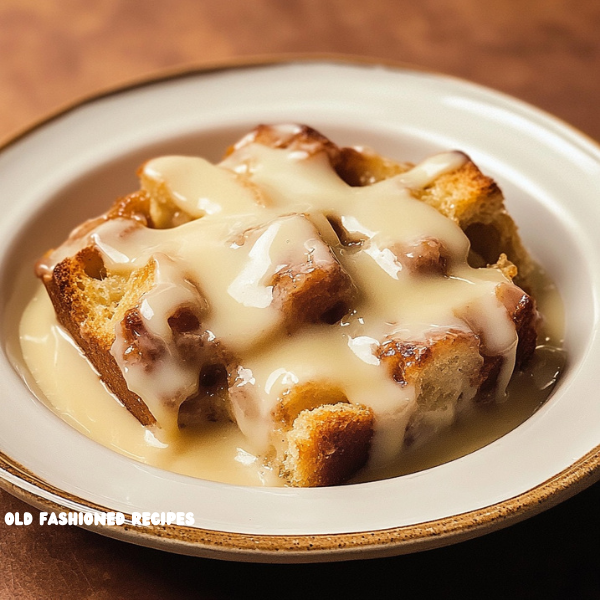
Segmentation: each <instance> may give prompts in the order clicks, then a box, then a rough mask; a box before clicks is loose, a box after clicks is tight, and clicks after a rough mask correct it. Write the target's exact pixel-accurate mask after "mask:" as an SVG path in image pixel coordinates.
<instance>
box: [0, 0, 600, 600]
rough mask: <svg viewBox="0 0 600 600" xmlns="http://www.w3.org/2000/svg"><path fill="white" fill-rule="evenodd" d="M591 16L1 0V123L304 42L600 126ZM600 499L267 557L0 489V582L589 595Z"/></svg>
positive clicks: (193, 593)
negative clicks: (352, 552)
mask: <svg viewBox="0 0 600 600" xmlns="http://www.w3.org/2000/svg"><path fill="white" fill-rule="evenodd" d="M599 31H600V2H598V0H578V1H576V2H573V1H572V0H571V1H567V0H547V1H546V0H531V1H530V2H519V1H518V0H496V1H494V2H480V1H477V0H457V1H455V2H443V1H441V0H422V1H421V2H409V1H408V0H399V1H395V0H375V1H373V2H370V3H367V2H364V1H361V0H321V1H319V0H289V1H287V2H286V1H283V0H281V1H277V0H254V1H252V2H251V1H248V0H246V1H244V0H228V1H227V0H224V1H222V2H211V1H210V0H172V1H171V2H169V3H167V2H163V3H158V2H157V3H150V2H148V1H147V0H146V1H144V0H131V1H125V0H95V2H93V3H89V2H84V1H83V0H55V1H48V2H39V3H36V2H33V0H27V1H25V0H0V139H6V138H7V137H9V136H10V135H11V134H14V133H15V132H17V131H19V130H20V129H21V128H23V127H25V126H27V125H28V124H29V123H30V122H31V121H33V120H36V119H39V118H41V117H42V116H44V115H45V114H46V113H47V112H48V111H51V110H54V109H56V108H58V107H60V106H61V105H63V104H65V103H69V102H71V101H72V100H74V99H76V98H77V97H79V96H82V95H88V94H90V93H93V92H96V91H98V90H102V89H103V88H106V87H109V86H114V85H115V84H118V83H120V82H123V81H127V80H129V79H131V78H139V77H140V76H144V75H148V74H152V73H155V72H157V71H158V70H160V69H163V68H170V67H179V66H181V67H183V66H186V65H192V64H205V63H209V62H214V61H216V60H222V59H228V58H238V57H244V56H249V55H258V54H265V55H274V54H276V53H282V52H286V53H287V52H290V53H297V52H309V51H310V52H335V53H346V54H354V55H364V56H371V57H377V58H381V59H391V60H396V61H403V62H408V63H412V64H414V65H416V66H421V67H426V68H428V69H433V70H436V71H439V72H443V73H447V74H451V75H456V76H459V77H463V78H467V79H470V80H472V81H475V82H478V83H481V84H484V85H488V86H490V87H493V88H495V89H497V90H500V91H503V92H506V93H508V94H512V95H514V96H517V97H519V98H521V99H523V100H526V101H529V102H531V103H533V104H535V105H537V106H539V107H541V108H543V109H545V110H546V111H548V112H551V113H553V114H555V115H557V116H558V117H560V118H562V119H564V120H565V121H567V122H569V123H571V124H572V125H574V126H576V127H578V128H579V129H581V130H582V131H583V132H585V133H586V134H587V135H588V136H590V137H592V138H594V139H596V140H600V118H599V117H598V105H599V104H600V34H599V33H598V32H599ZM599 183H600V182H599ZM599 506H600V484H599V485H596V486H593V487H592V488H590V489H588V490H587V491H585V492H583V493H582V494H579V495H578V496H576V497H575V498H573V499H571V500H569V501H567V502H564V503H563V504H561V505H560V506H558V507H555V508H553V509H551V510H549V511H547V512H545V513H543V514H541V515H539V516H537V517H535V518H532V519H529V520H527V521H525V522H523V523H521V524H518V525H514V526H512V527H510V528H508V529H505V530H502V531H498V532H496V533H493V534H490V535H488V536H485V537H483V538H479V539H476V540H471V541H468V542H464V543H462V544H459V545H456V546H452V547H448V548H442V549H438V550H434V551H429V552H425V553H421V554H415V555H410V556H404V557H397V558H390V559H381V560H371V561H362V562H359V563H337V564H327V565H286V566H281V565H279V566H277V565H248V564H235V563H227V562H217V561H211V560H203V559H196V558H189V557H182V556H176V555H170V554H165V553H162V552H158V551H154V550H150V549H146V548H140V547H136V546H133V545H129V544H125V543H121V542H117V541H114V540H111V539H108V538H104V537H101V536H99V535H96V534H92V533H89V532H87V531H84V530H82V529H78V528H75V527H60V528H54V527H48V526H46V527H40V526H39V525H31V526H29V527H14V526H13V527H9V526H6V525H5V524H4V518H3V517H4V515H5V514H6V512H8V511H21V512H22V511H24V510H32V509H30V508H29V507H27V506H26V505H24V504H23V503H21V502H20V501H18V500H16V499H14V498H13V497H11V496H10V495H9V494H7V493H5V492H0V598H65V599H69V598H77V599H79V598H90V599H94V600H105V599H106V600H108V599H113V598H232V597H246V596H248V595H250V594H251V591H252V592H254V594H252V595H255V594H260V595H264V596H267V597H268V596H270V595H272V594H273V595H277V596H280V595H285V596H288V597H292V598H294V597H306V596H307V595H309V594H311V595H315V594H317V595H318V596H319V597H326V596H329V597H334V598H335V597H338V595H339V591H340V587H339V586H340V585H342V583H343V584H350V585H351V588H350V589H351V590H352V593H350V594H348V596H349V597H378V594H377V592H376V590H377V589H380V590H382V589H385V588H386V587H387V586H389V587H391V589H393V590H395V591H396V592H397V593H398V595H400V594H401V593H403V592H404V591H405V590H406V589H407V586H410V587H412V585H413V584H414V585H415V586H416V589H418V590H420V591H421V593H422V595H423V597H429V596H433V594H440V593H443V594H444V595H446V596H448V595H449V594H450V593H452V595H457V596H458V594H459V593H464V592H466V591H468V590H479V593H480V594H481V597H487V598H489V597H515V598H521V597H523V598H525V597H527V598H537V597H542V596H543V597H545V598H552V597H557V598H561V597H567V596H569V597H574V598H588V597H589V598H597V597H600V569H599V563H600V559H599V556H600V554H599V551H600V542H599V539H600V512H599V511H598V507H599ZM32 512H34V513H35V511H33V510H32ZM36 518H37V517H36ZM34 523H35V520H34ZM263 592H264V593H263Z"/></svg>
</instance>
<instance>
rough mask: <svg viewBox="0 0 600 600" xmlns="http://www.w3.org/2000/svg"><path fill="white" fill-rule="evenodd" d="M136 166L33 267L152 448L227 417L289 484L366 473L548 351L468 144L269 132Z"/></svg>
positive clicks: (491, 400) (505, 218) (496, 391)
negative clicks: (403, 153) (409, 148)
mask: <svg viewBox="0 0 600 600" xmlns="http://www.w3.org/2000/svg"><path fill="white" fill-rule="evenodd" d="M139 175H140V180H141V188H140V190H138V191H136V192H134V193H132V194H130V195H129V196H126V197H124V198H121V199H118V200H117V201H116V202H115V203H114V204H113V205H112V207H111V208H109V210H108V211H107V212H106V213H104V214H103V215H101V216H100V217H97V218H94V219H91V220H90V221H87V222H85V223H83V224H82V225H80V226H79V227H78V228H77V229H75V230H74V231H73V232H72V234H71V235H70V236H69V238H68V239H67V240H66V241H65V242H64V243H63V244H62V245H61V246H59V247H57V248H56V249H53V250H51V251H49V252H48V253H47V254H46V255H44V256H43V257H42V258H41V259H40V260H39V261H38V263H37V265H36V273H37V275H38V276H39V277H40V278H41V280H42V281H43V284H44V286H45V288H46V290H47V293H48V296H49V298H50V300H51V302H52V305H53V307H54V310H55V313H56V317H57V319H58V322H59V323H60V325H61V326H62V327H63V328H64V329H65V330H66V331H67V332H68V333H69V334H70V336H71V338H72V339H73V340H74V341H75V342H76V344H77V345H78V347H79V348H80V349H81V352H82V353H83V355H85V357H86V358H87V359H88V360H89V362H90V363H91V365H92V366H93V367H94V369H95V370H96V371H97V373H98V375H99V377H100V379H101V380H102V382H103V383H104V385H105V386H106V387H107V388H108V390H110V392H111V393H112V394H113V395H114V396H115V397H116V398H117V399H118V401H119V402H120V403H121V404H122V405H123V407H124V409H123V410H125V409H127V410H128V411H129V413H131V415H133V416H134V417H135V419H137V421H139V423H140V424H141V425H142V426H144V427H145V428H146V429H147V431H148V432H150V433H151V436H152V437H153V438H155V443H156V445H158V446H161V445H163V446H168V445H174V444H175V445H176V440H177V439H179V438H180V437H181V436H189V435H190V434H191V435H197V436H202V435H204V433H205V431H206V428H205V425H206V423H227V424H230V426H232V427H235V428H236V430H239V433H240V435H241V436H242V437H243V439H244V440H245V443H246V444H247V449H248V453H249V454H250V455H252V456H253V457H255V459H256V460H257V461H258V463H260V464H261V465H263V466H264V467H265V468H267V469H269V470H270V471H271V472H273V473H274V474H275V476H276V477H277V479H278V480H279V481H281V482H283V483H285V484H288V485H292V486H300V487H311V486H324V485H337V484H340V483H343V482H345V481H348V480H349V479H350V478H352V477H355V476H357V474H359V473H363V474H365V473H366V477H367V478H368V477H369V475H368V474H369V473H374V472H377V471H378V470H380V469H384V468H385V467H386V465H390V464H393V463H394V462H395V461H398V460H399V458H400V457H401V456H402V455H403V454H404V453H406V452H410V451H411V449H413V448H417V447H419V446H421V445H423V444H426V443H431V441H432V440H435V438H436V437H437V436H439V435H441V433H442V432H444V431H446V430H448V429H449V428H452V427H454V426H455V424H456V423H457V422H459V421H460V420H461V419H463V418H467V417H466V415H468V414H469V413H471V412H473V411H477V410H484V408H485V407H486V406H489V405H492V404H495V403H499V402H502V401H503V400H504V398H505V396H506V390H507V386H508V384H509V382H510V380H511V377H513V375H514V374H516V373H518V372H519V371H520V370H522V369H523V368H525V367H526V365H527V364H528V363H529V362H530V361H531V360H532V357H533V356H534V353H535V350H536V346H537V340H538V334H539V331H540V327H541V323H542V317H541V316H540V314H539V313H538V310H537V306H536V300H535V298H534V293H535V292H534V290H535V285H534V275H535V267H534V264H533V262H532V260H531V258H530V257H529V255H528V253H527V252H526V250H525V249H524V247H523V245H522V243H521V241H520V238H519V235H518V232H517V228H516V226H515V223H514V222H513V220H512V218H511V217H510V216H509V214H508V213H507V211H506V208H505V206H504V200H503V197H502V193H501V191H500V189H499V188H498V186H497V185H496V184H495V183H494V181H493V180H492V179H490V178H489V177H487V176H485V175H484V174H482V173H481V172H480V170H479V169H478V167H477V166H476V165H475V164H474V163H473V162H472V161H471V159H470V158H469V157H468V156H467V155H465V154H464V153H461V152H458V151H451V152H445V153H441V154H437V155H434V156H432V157H430V158H428V159H426V160H424V161H423V162H421V163H419V164H417V165H413V164H409V163H398V162H395V161H392V160H390V159H387V158H383V157H381V156H379V155H377V154H376V153H375V152H373V151H371V150H367V149H363V148H342V147H338V146H336V145H335V144H334V143H333V142H332V141H330V140H328V139H327V138H325V137H324V136H323V135H322V134H320V133H318V132H317V131H315V130H313V129H311V128H309V127H307V126H299V125H278V126H259V127H257V128H256V129H255V130H254V131H252V132H251V133H249V134H248V135H247V136H245V137H244V138H242V139H241V140H240V141H239V142H238V143H236V144H235V145H234V146H232V147H231V148H230V149H229V150H228V152H227V155H226V156H225V158H224V159H223V160H222V161H221V162H220V163H219V164H217V165H214V164H212V163H209V162H208V161H206V160H204V159H202V158H197V157H187V156H186V157H184V156H163V157H159V158H154V159H152V160H149V161H148V162H146V163H145V164H144V165H143V166H142V167H141V168H140V171H139ZM190 432H191V433H190ZM207 451H208V452H210V449H208V450H207Z"/></svg>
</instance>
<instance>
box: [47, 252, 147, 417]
mask: <svg viewBox="0 0 600 600" xmlns="http://www.w3.org/2000/svg"><path fill="white" fill-rule="evenodd" d="M153 281H154V279H153V269H152V266H151V265H148V266H146V267H144V268H142V269H140V270H138V271H134V272H133V273H131V274H130V275H129V276H124V275H116V274H108V273H107V272H106V269H105V268H104V263H103V261H102V257H101V256H100V254H99V252H98V251H97V250H95V249H94V248H84V249H83V250H81V251H80V252H78V253H77V254H76V255H75V256H72V257H68V258H65V259H64V260H63V261H61V262H60V263H58V264H57V265H56V267H55V268H54V270H53V271H52V276H51V278H48V279H46V280H45V281H44V283H45V285H46V289H47V290H48V294H49V296H50V300H51V301H52V304H53V305H54V309H55V311H56V315H57V318H58V322H59V323H60V324H61V325H62V326H63V327H65V329H67V331H68V332H69V333H70V334H71V335H72V336H73V339H74V340H75V341H76V342H77V344H78V345H79V346H80V347H81V349H82V350H83V352H84V354H85V355H86V356H87V358H88V360H89V361H90V362H91V363H92V365H93V366H94V367H95V368H96V370H97V371H98V373H99V374H100V377H101V379H102V380H103V381H104V383H105V384H106V386H107V387H108V388H109V389H110V390H111V391H112V392H113V393H114V394H115V395H116V396H117V397H118V398H119V400H120V401H121V402H122V403H123V404H124V405H125V406H126V407H127V409H128V410H129V411H130V412H131V413H132V414H133V415H134V416H135V417H136V418H137V419H138V420H139V421H140V423H142V425H154V424H155V422H156V421H155V419H154V417H153V415H152V414H151V413H150V411H149V409H148V407H147V406H146V404H145V403H144V402H143V401H142V400H141V399H140V398H139V396H138V395H137V394H134V393H133V392H131V391H130V390H129V389H128V387H127V383H126V382H125V379H124V377H123V374H122V372H121V369H120V367H119V366H118V365H117V362H116V361H115V359H114V357H113V356H112V354H111V352H110V350H111V347H112V344H113V342H114V340H115V327H116V326H117V324H118V323H119V322H120V321H121V320H122V319H123V318H124V317H125V313H126V310H127V309H128V307H131V306H134V305H135V304H136V302H137V300H139V297H140V296H141V295H142V294H143V293H144V292H146V291H148V290H149V289H151V287H152V285H153Z"/></svg>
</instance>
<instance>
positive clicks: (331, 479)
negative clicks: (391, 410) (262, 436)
mask: <svg viewBox="0 0 600 600" xmlns="http://www.w3.org/2000/svg"><path fill="white" fill-rule="evenodd" d="M372 437H373V413H372V411H371V410H370V409H369V408H367V407H363V406H358V405H355V404H347V403H338V404H333V405H329V404H328V405H323V406H319V407H317V408H314V409H312V410H304V411H302V412H301V413H300V415H299V416H298V417H297V418H296V420H295V421H294V426H293V428H292V430H291V432H290V433H289V434H288V444H289V445H288V451H287V453H286V458H285V460H284V463H283V466H284V471H285V474H286V475H287V478H288V481H289V483H290V484H291V485H293V486H298V487H315V486H328V485H338V484H340V483H343V482H345V481H347V480H348V479H349V478H350V477H351V476H352V475H354V474H355V473H356V472H357V471H358V470H360V469H361V468H362V467H363V466H364V465H365V464H366V463H367V460H368V458H369V450H370V447H371V440H372Z"/></svg>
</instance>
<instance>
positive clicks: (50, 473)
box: [0, 59, 600, 562]
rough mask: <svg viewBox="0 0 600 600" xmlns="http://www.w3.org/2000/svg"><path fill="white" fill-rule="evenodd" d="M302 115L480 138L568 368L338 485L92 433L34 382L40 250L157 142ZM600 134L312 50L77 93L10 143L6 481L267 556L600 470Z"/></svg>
mask: <svg viewBox="0 0 600 600" xmlns="http://www.w3.org/2000/svg"><path fill="white" fill-rule="evenodd" d="M289 121H294V122H304V123H308V124H311V125H312V126H314V127H316V128H317V129H320V130H322V131H323V132H324V133H325V134H326V135H328V136H330V137H331V138H332V139H334V140H335V141H336V142H338V143H340V144H366V145H370V146H372V147H374V148H376V149H377V150H378V151H379V152H381V153H382V154H387V155H390V156H396V157H398V158H401V159H408V160H411V159H412V160H419V159H421V158H423V157H425V156H426V155H428V154H431V153H434V152H436V151H439V150H445V149H448V148H460V149H462V150H464V151H466V152H467V153H468V154H470V155H471V157H472V158H473V159H474V161H475V162H476V163H477V164H479V166H480V167H481V169H482V170H483V171H484V172H487V173H489V174H490V175H492V176H493V177H494V178H495V179H496V180H497V181H498V182H499V184H500V186H501V187H502V188H503V190H504V192H505V196H506V197H507V199H508V200H507V203H508V207H509V210H510V211H511V213H512V214H513V216H514V217H515V219H516V221H517V222H518V223H519V224H520V226H521V231H522V235H523V238H524V240H525V242H526V245H527V246H528V247H529V248H530V249H531V251H532V253H533V254H534V256H535V257H536V258H537V259H538V260H539V261H540V262H541V263H542V264H543V265H544V267H545V268H546V269H547V271H548V272H549V273H550V274H551V276H552V277H553V278H554V279H555V281H556V282H557V284H558V286H559V289H560V292H561V294H562V296H563V299H564V301H565V305H566V307H567V315H566V349H567V351H568V356H569V362H568V368H567V370H566V372H565V373H564V375H563V377H562V380H561V381H560V384H559V385H558V387H557V389H556V391H555V393H554V394H553V396H552V397H551V398H550V400H549V401H548V402H547V403H546V404H545V405H544V406H543V407H542V408H541V409H540V410H539V411H538V412H536V413H535V415H534V416H533V417H531V418H530V419H528V420H527V421H526V422H525V423H524V424H522V425H521V426H520V427H518V428H517V429H515V430H513V431H512V432H510V433H509V434H507V435H505V436H504V437H502V438H501V439H499V440H497V441H496V442H494V443H492V444H490V445H489V446H487V447H485V448H483V449H481V450H479V451H477V452H474V453H472V454H470V455H468V456H465V457H463V458H460V459H458V460H455V461H453V462H450V463H448V464H444V465H441V466H439V467H436V468H433V469H429V470H426V471H423V472H419V473H416V474H413V475H408V476H404V477H398V478H394V479H389V480H386V481H378V482H373V483H365V484H357V485H350V486H342V487H337V488H323V489H288V488H271V489H269V488H250V487H238V486H232V485H226V484H218V483H213V482H208V481H202V480H198V479H192V478H189V477H185V476H181V475H176V474H173V473H169V472H165V471H161V470H158V469H155V468H152V467H148V466H144V465H142V464H140V463H137V462H134V461H132V460H130V459H128V458H125V457H124V456H121V455H119V454H116V453H114V452H112V451H110V450H108V449H106V448H104V447H102V446H100V445H98V444H96V443H95V442H93V441H91V440H89V439H87V438H86V437H85V436H83V435H81V434H80V433H78V432H77V431H75V430H74V429H72V428H70V427H69V426H68V425H66V424H65V423H63V422H62V421H61V420H60V419H59V418H58V417H57V416H55V415H54V414H53V413H52V412H50V411H49V410H48V409H47V408H46V407H45V406H44V405H43V404H42V403H41V402H39V401H38V400H37V399H36V398H35V397H34V396H33V394H32V393H31V392H30V391H29V389H28V387H27V386H26V384H25V382H24V379H27V378H28V375H27V371H26V368H25V367H24V365H23V361H22V358H21V357H20V354H19V350H18V342H17V323H18V318H19V313H20V311H21V310H22V308H23V298H24V297H25V296H26V295H27V293H28V292H29V291H30V290H31V289H32V288H33V286H34V283H35V282H34V278H33V276H31V277H30V276H29V275H27V276H25V277H24V276H23V273H27V274H29V270H30V268H31V264H32V262H33V260H34V259H35V258H36V257H38V256H39V255H40V254H41V253H42V252H43V251H45V250H46V249H47V248H49V247H51V246H53V245H55V244H56V243H57V242H58V241H60V240H62V239H63V238H64V236H65V235H66V234H67V232H68V231H69V230H70V229H71V228H72V227H73V226H74V225H76V224H77V223H78V222H80V221H81V220H83V219H84V218H86V217H89V216H90V215H93V214H97V213H99V212H101V211H102V210H104V208H105V207H106V206H107V203H108V202H110V201H111V200H112V199H113V198H114V197H116V196H117V195H121V194H123V193H126V192H128V191H131V190H133V189H135V187H136V185H137V183H136V180H135V169H136V167H137V166H138V165H139V164H140V163H141V162H142V161H143V160H144V159H146V158H148V157H151V156H153V155H156V154H161V153H173V152H177V153H180V154H184V153H194V154H200V155H204V156H207V157H208V158H211V159H217V158H218V157H219V156H220V155H221V153H222V151H223V149H224V148H225V146H226V145H227V144H228V143H230V142H231V141H232V140H235V139H236V138H237V137H238V136H239V135H240V134H242V133H244V132H245V131H247V130H249V129H250V128H252V127H253V126H255V125H256V124H258V123H261V122H269V123H273V122H289ZM599 187H600V150H599V148H598V147H597V146H596V145H594V144H593V143H592V142H591V141H589V140H587V139H585V138H584V137H583V136H582V135H581V134H579V133H578V132H576V131H574V130H573V129H571V128H569V127H567V126H565V125H563V124H562V123H560V122H558V121H557V120H556V119H554V118H552V117H549V116H547V115H545V114H543V113H541V112H540V111H539V110H536V109H534V108H531V107H529V106H527V105H525V104H523V103H521V102H519V101H517V100H514V99H511V98H508V97H506V96H503V95H501V94H499V93H496V92H492V91H490V90H487V89H484V88H481V87H478V86H475V85H472V84H469V83H465V82H463V81H459V80H456V79H451V78H447V77H442V76H439V75H434V74H429V73H423V72H417V71H413V70H409V69H403V68H396V67H386V66H376V65H370V64H352V63H346V62H343V61H340V62H336V61H319V60H312V59H306V60H298V61H295V62H288V63H278V64H255V65H245V66H244V65H242V66H239V65H238V66H235V67H226V68H217V69H209V70H201V71H192V72H188V73H183V74H182V73H179V74H176V75H171V76H168V77H162V78H160V79H157V80H153V81H149V82H144V83H142V84H137V85H135V86H132V87H129V88H126V89H121V90H118V91H116V92H111V93H109V94H105V95H103V96H101V97H97V98H93V99H91V100H87V101H85V102H82V103H79V104H77V105H75V106H73V107H71V108H69V109H68V110H66V111H64V112H62V113H60V114H58V115H55V116H53V117H52V118H50V119H48V120H46V121H44V122H43V123H41V124H39V125H37V126H35V127H33V128H32V129H30V130H28V131H27V132H25V133H24V134H23V135H21V136H19V137H18V138H16V139H14V140H11V141H9V142H8V143H7V144H5V146H4V147H3V148H2V149H1V150H0V210H1V213H2V221H1V223H0V232H1V235H0V259H1V261H2V268H1V271H0V273H1V278H0V293H1V296H0V298H1V305H0V310H1V320H0V325H1V339H2V350H3V352H2V355H1V356H0V378H1V380H2V382H3V385H2V392H1V394H2V395H1V400H0V453H1V454H0V468H1V470H0V475H1V480H0V485H2V486H3V487H4V488H6V489H8V490H9V491H11V492H12V493H15V494H16V495H18V496H20V497H22V498H24V499H25V500H27V501H28V502H30V503H32V504H34V505H36V506H38V507H40V508H44V509H46V510H48V508H51V509H54V510H65V509H66V510H86V509H88V510H89V508H90V507H93V508H96V509H98V510H103V511H109V510H112V511H120V512H123V513H125V514H131V513H132V512H134V511H136V512H142V511H170V510H174V507H175V510H178V511H184V512H193V513H194V516H195V521H196V523H195V525H194V526H192V527H184V526H170V527H160V526H159V527H147V528H140V527H131V526H129V527H128V526H124V527H112V528H108V527H107V528H99V529H100V531H101V533H105V534H107V535H111V536H114V537H120V538H124V539H128V540H130V541H134V542H136V543H142V544H147V545H150V546H154V547H159V548H163V549H167V550H173V551H176V552H181V553H188V554H196V555H202V556H210V557H217V558H230V559H239V560H257V561H289V562H291V561H311V560H338V559H347V558H357V557H365V556H383V555H391V554H399V553H403V552H409V551H413V550H417V549H424V548H428V547H433V546H436V545H442V544H447V543H450V542H452V541H457V540H460V539H464V538H467V537H473V536H475V535H478V534H480V533H482V532H484V531H489V530H490V529H492V528H495V527H499V526H503V525H506V524H508V523H509V522H512V521H513V520H515V519H519V518H523V517H525V516H528V515H531V514H533V513H535V512H537V511H539V510H541V509H542V508H543V507H547V506H550V505H551V504H552V503H555V502H556V501H558V500H561V499H563V498H565V497H567V496H568V495H571V494H573V493H575V492H576V491H577V490H579V489H581V488H583V487H584V486H586V485H589V484H590V483H591V482H593V481H595V480H596V479H597V467H598V444H600V402H599V401H598V393H597V383H598V375H597V364H598V361H599V360H600V341H599V340H598V327H597V321H598V314H599V311H598V303H599V298H600V281H599V277H600V264H599V262H600V236H599V235H598V231H600V204H599V203H598V189H599Z"/></svg>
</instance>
